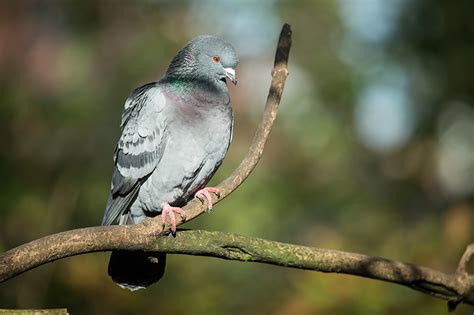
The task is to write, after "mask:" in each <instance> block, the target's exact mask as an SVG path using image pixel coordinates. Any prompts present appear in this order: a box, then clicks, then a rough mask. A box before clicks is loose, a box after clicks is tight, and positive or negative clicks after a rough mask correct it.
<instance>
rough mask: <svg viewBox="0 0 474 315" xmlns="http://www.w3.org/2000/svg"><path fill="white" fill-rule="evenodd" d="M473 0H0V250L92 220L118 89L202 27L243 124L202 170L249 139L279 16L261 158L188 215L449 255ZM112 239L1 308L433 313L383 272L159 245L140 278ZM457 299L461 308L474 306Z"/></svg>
mask: <svg viewBox="0 0 474 315" xmlns="http://www.w3.org/2000/svg"><path fill="white" fill-rule="evenodd" d="M472 12H474V2H472V1H450V0H439V1H429V0H416V1H408V0H401V1H385V0H346V1H344V0H340V1H332V0H327V1H293V2H290V1H276V0H267V1H255V2H254V1H252V2H250V1H238V2H237V1H236V2H230V1H221V2H215V1H210V0H205V1H153V0H146V1H135V2H131V1H130V2H126V1H72V0H71V1H2V2H1V3H0V96H1V99H0V139H1V148H0V177H1V189H0V251H5V250H8V249H10V248H12V247H15V246H18V245H20V244H22V243H24V242H27V241H30V240H33V239H36V238H39V237H41V236H44V235H47V234H51V233H56V232H60V231H64V230H69V229H75V228H80V227H86V226H94V225H98V224H100V222H101V219H102V215H103V209H104V206H105V202H106V199H107V195H108V190H109V187H110V186H109V185H110V178H111V173H112V168H113V163H112V153H113V150H114V146H115V143H116V141H117V139H118V137H119V133H120V130H119V121H120V116H121V112H122V108H123V104H124V101H125V99H126V98H127V96H128V94H129V93H130V91H131V90H132V89H133V88H135V87H137V86H139V85H141V84H144V83H147V82H150V81H153V80H156V79H159V78H160V77H161V76H162V75H163V73H164V72H165V71H166V68H167V66H168V63H169V61H170V60H171V58H172V57H173V56H174V55H175V53H176V52H177V51H178V50H179V49H180V48H181V47H182V46H183V45H184V44H185V43H186V42H187V41H188V40H190V39H191V38H193V37H194V36H196V35H199V34H214V35H218V36H221V37H222V38H224V39H226V40H227V41H229V42H231V43H232V44H233V45H234V46H235V47H236V49H237V51H238V53H239V55H240V56H241V63H240V65H239V67H238V69H237V75H238V78H239V85H238V86H237V87H235V88H234V87H231V96H232V100H233V105H234V111H235V129H234V130H235V133H234V138H233V143H232V145H231V148H230V151H229V154H228V155H227V158H226V160H225V162H224V164H223V165H222V167H221V169H220V170H219V172H218V173H217V174H216V176H215V178H214V180H213V182H212V183H218V182H219V181H220V180H222V179H224V178H225V177H226V176H227V175H229V174H230V172H231V171H232V170H233V169H234V168H235V167H236V166H237V165H238V164H239V162H240V160H241V159H242V157H243V156H244V154H245V153H246V150H247V148H248V146H249V144H250V141H251V139H252V136H253V133H254V130H255V129H256V126H257V124H258V122H259V120H260V117H261V113H262V110H263V105H264V102H265V98H266V94H267V91H268V87H269V84H270V71H271V67H272V63H273V56H274V51H275V44H276V40H277V37H278V35H279V32H280V29H281V26H282V24H283V23H284V22H287V23H290V24H291V25H292V28H293V32H294V33H293V34H294V37H293V48H292V51H291V55H290V60H291V62H290V68H289V70H290V76H289V77H288V80H287V87H286V89H285V91H284V93H283V94H284V95H283V99H282V103H281V110H280V113H279V117H278V119H277V122H276V124H275V126H274V128H273V131H272V134H271V136H270V140H269V143H268V146H267V148H266V152H265V153H264V157H263V159H262V160H261V162H260V164H259V165H258V167H257V168H256V170H255V171H254V172H253V173H252V174H251V176H250V177H249V179H248V180H247V181H246V182H245V183H244V185H242V186H241V187H240V188H239V189H238V190H237V191H235V192H234V193H233V194H232V195H231V196H230V197H229V198H227V199H226V200H225V201H223V202H222V203H220V204H219V205H218V206H217V207H216V208H215V210H214V212H213V213H212V214H211V215H203V216H201V217H200V218H198V219H197V220H195V221H193V222H192V223H190V224H187V225H185V227H188V228H200V229H209V230H219V231H228V232H235V233H240V234H243V235H248V236H255V237H262V238H267V239H273V240H278V241H283V242H291V243H296V244H304V245H309V246H316V247H323V248H332V249H339V250H346V251H354V252H360V253H364V254H368V255H374V256H383V257H387V258H390V259H397V260H402V261H407V262H413V263H416V264H420V265H425V266H430V267H433V268H436V269H439V270H442V271H446V272H451V271H454V269H455V267H456V265H457V262H458V260H459V258H460V256H461V254H462V252H463V250H464V248H465V246H466V245H467V244H468V243H469V242H472V241H473V240H474V210H473V209H474V198H473V197H474V80H473V78H472V75H473V73H474V23H473V22H472ZM108 256H109V254H108V253H98V254H89V255H82V256H78V257H72V258H69V259H64V260H61V261H58V262H54V263H51V264H48V265H46V266H42V267H40V268H37V269H35V270H32V271H30V272H27V273H25V274H23V275H20V276H18V277H16V278H14V279H12V280H10V281H8V282H6V283H3V284H0V308H54V307H67V308H68V310H69V312H70V313H72V314H430V315H431V314H444V313H446V310H447V307H446V303H445V302H443V301H441V300H437V299H434V298H431V297H428V296H426V295H423V294H420V293H418V292H415V291H412V290H410V289H406V288H403V287H399V286H396V285H392V284H387V283H382V282H376V281H372V280H368V279H361V278H356V277H351V276H345V275H335V274H321V273H316V272H310V271H301V270H291V269H287V268H280V267H275V266H267V265H258V264H254V263H240V262H230V261H224V260H217V259H212V258H206V257H191V256H170V257H169V258H168V266H167V271H166V275H165V277H164V279H163V280H162V281H161V282H160V283H159V284H157V285H155V286H153V287H151V288H149V289H148V290H142V291H138V292H135V293H130V292H129V291H125V290H123V289H121V288H119V287H118V286H116V285H114V284H113V283H112V281H111V280H110V279H109V278H108V276H107V272H106V267H107V261H108ZM471 313H472V308H470V307H467V306H463V305H461V306H460V307H459V308H458V310H457V311H456V312H455V314H471Z"/></svg>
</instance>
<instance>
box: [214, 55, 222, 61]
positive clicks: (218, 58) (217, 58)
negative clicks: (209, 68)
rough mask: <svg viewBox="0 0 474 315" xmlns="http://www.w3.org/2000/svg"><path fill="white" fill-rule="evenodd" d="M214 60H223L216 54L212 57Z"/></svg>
mask: <svg viewBox="0 0 474 315" xmlns="http://www.w3.org/2000/svg"><path fill="white" fill-rule="evenodd" d="M212 61H214V62H219V61H221V57H219V56H214V57H212Z"/></svg>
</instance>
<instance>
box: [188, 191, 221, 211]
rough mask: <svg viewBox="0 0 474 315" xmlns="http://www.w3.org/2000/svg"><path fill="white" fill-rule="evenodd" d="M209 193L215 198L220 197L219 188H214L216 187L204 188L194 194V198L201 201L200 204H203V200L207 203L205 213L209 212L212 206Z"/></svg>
mask: <svg viewBox="0 0 474 315" xmlns="http://www.w3.org/2000/svg"><path fill="white" fill-rule="evenodd" d="M211 193H213V194H215V195H216V196H217V198H220V197H221V192H220V190H219V188H216V187H206V188H203V189H200V190H198V191H197V192H196V193H195V194H194V197H196V198H198V199H199V200H201V202H203V203H204V200H206V201H207V212H211V210H212V206H213V203H212V196H211Z"/></svg>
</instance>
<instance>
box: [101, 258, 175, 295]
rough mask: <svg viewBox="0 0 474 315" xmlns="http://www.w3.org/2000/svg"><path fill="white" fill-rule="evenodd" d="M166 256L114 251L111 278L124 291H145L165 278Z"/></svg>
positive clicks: (110, 271) (111, 262)
mask: <svg viewBox="0 0 474 315" xmlns="http://www.w3.org/2000/svg"><path fill="white" fill-rule="evenodd" d="M165 264H166V254H163V253H147V252H140V251H123V250H120V251H113V252H112V255H111V256H110V261H109V276H110V277H111V278H112V280H113V281H114V282H115V283H117V284H118V285H119V286H121V287H122V288H124V289H129V290H131V291H136V290H139V289H145V288H146V287H148V286H149V285H151V284H153V283H155V282H157V281H158V280H160V279H161V277H163V273H164V272H165Z"/></svg>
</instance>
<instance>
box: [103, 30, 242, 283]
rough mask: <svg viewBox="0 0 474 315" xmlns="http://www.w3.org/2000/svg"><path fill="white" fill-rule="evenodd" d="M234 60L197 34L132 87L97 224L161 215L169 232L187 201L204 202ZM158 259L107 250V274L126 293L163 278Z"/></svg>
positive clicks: (227, 131) (227, 119)
mask: <svg viewBox="0 0 474 315" xmlns="http://www.w3.org/2000/svg"><path fill="white" fill-rule="evenodd" d="M238 63H239V58H238V56H237V54H236V52H235V49H234V48H233V47H232V46H231V45H230V44H229V43H227V42H225V41H224V40H222V39H220V38H218V37H215V36H211V35H202V36H198V37H196V38H194V39H192V40H191V41H190V42H188V43H187V44H186V45H185V46H184V47H183V48H182V49H181V50H180V51H179V52H178V53H177V54H176V56H175V57H174V58H173V60H172V61H171V64H170V65H169V67H168V70H167V71H166V74H165V75H164V77H163V78H161V79H160V80H158V81H155V82H151V83H148V84H145V85H143V86H141V87H138V88H136V89H135V90H134V91H133V92H132V93H131V95H130V96H129V97H128V98H127V100H126V102H125V108H124V111H123V114H122V121H121V125H120V127H121V131H122V134H121V136H120V139H119V141H118V143H117V146H116V148H115V152H114V163H115V168H114V171H113V174H112V183H111V188H110V195H109V198H108V201H107V206H106V209H105V213H104V217H103V221H102V225H110V224H112V223H113V222H114V221H118V222H119V224H121V225H128V224H137V223H140V222H142V221H143V220H144V219H145V218H146V217H153V216H156V215H159V214H161V215H162V220H163V223H165V222H166V220H167V218H169V221H170V225H171V231H172V233H175V232H176V215H180V216H181V217H183V218H185V216H186V213H185V212H184V211H183V209H182V208H181V207H183V206H184V205H185V204H186V203H187V202H189V201H190V200H191V199H193V198H195V197H196V198H199V199H200V200H201V201H202V202H203V203H204V202H207V207H208V210H211V209H212V199H211V194H216V195H217V196H219V190H218V189H217V188H215V187H206V184H207V183H208V182H209V180H210V179H211V177H212V176H213V175H214V173H215V172H216V171H217V169H218V168H219V166H220V165H221V164H222V161H223V159H224V157H225V155H226V153H227V150H228V148H229V145H230V142H231V140H232V129H233V112H232V107H231V104H230V97H229V90H228V87H227V80H230V81H231V82H232V83H233V84H234V85H235V84H237V80H236V74H235V68H236V66H237V64H238ZM165 259H166V257H165V255H164V254H163V253H145V252H139V251H124V250H122V251H113V252H112V255H111V258H110V262H109V268H108V273H109V275H110V276H111V278H112V280H113V281H114V282H116V283H117V284H118V285H119V286H121V287H123V288H127V289H130V290H132V291H134V290H138V289H142V288H146V287H148V286H149V285H151V284H153V283H155V282H156V281H158V280H159V279H160V278H161V277H162V276H163V273H164V266H165Z"/></svg>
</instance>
